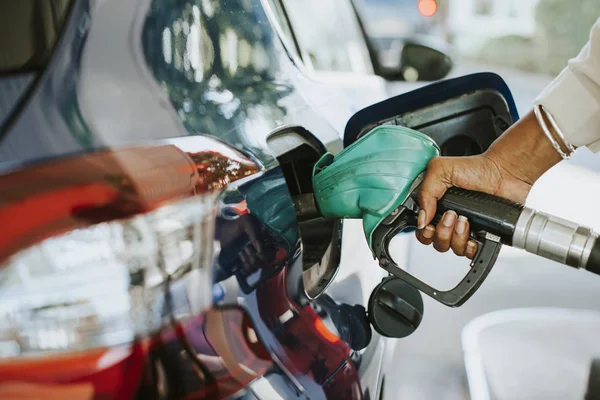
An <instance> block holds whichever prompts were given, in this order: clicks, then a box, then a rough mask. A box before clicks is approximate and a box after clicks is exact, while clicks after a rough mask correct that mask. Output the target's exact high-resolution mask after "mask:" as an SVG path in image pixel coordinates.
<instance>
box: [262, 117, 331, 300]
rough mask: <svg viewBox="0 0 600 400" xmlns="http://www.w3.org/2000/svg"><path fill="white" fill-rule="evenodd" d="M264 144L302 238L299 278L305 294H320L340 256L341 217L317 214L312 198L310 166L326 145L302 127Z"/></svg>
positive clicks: (277, 135) (275, 136) (312, 165)
mask: <svg viewBox="0 0 600 400" xmlns="http://www.w3.org/2000/svg"><path fill="white" fill-rule="evenodd" d="M267 144H268V145H269V149H270V150H271V153H272V154H273V155H274V156H275V157H276V158H277V161H278V162H279V164H280V166H281V169H282V170H283V175H284V177H285V180H286V183H287V185H288V189H289V192H290V195H291V196H292V199H293V202H294V207H295V208H296V218H297V221H298V227H299V230H300V237H301V238H302V246H303V261H302V266H303V272H302V275H303V276H302V278H303V279H302V280H303V283H304V290H305V293H306V295H307V296H308V297H309V298H310V299H311V300H313V299H316V298H317V297H319V296H320V295H321V294H322V293H323V292H324V291H325V289H327V287H328V286H329V284H330V283H331V281H332V280H333V278H334V277H335V275H336V273H337V271H338V268H339V264H340V259H341V233H342V221H341V220H326V219H324V218H322V217H321V216H320V213H319V212H318V210H317V208H316V203H315V202H314V200H313V188H312V170H313V167H314V165H315V163H316V162H317V161H318V160H319V158H320V157H321V156H322V155H323V154H325V151H326V150H325V148H324V147H323V146H322V145H321V143H320V142H319V141H318V140H317V139H316V138H315V137H314V136H312V134H310V133H309V132H307V131H306V130H304V129H302V128H294V127H292V128H286V129H283V130H280V131H278V132H275V133H273V134H272V135H271V136H270V137H269V138H268V139H267Z"/></svg>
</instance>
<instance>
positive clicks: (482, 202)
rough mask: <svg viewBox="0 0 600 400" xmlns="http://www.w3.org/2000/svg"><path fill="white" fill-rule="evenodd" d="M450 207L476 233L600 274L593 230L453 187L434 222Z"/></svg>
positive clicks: (599, 252)
mask: <svg viewBox="0 0 600 400" xmlns="http://www.w3.org/2000/svg"><path fill="white" fill-rule="evenodd" d="M448 210H453V211H455V212H456V213H457V214H458V215H464V216H465V217H467V218H468V219H469V224H470V226H471V231H472V232H487V233H491V234H493V235H495V236H497V237H499V238H500V242H501V243H502V244H505V245H508V246H513V247H516V248H519V249H523V250H525V251H527V252H528V253H531V254H535V255H538V256H540V257H544V258H547V259H550V260H553V261H556V262H559V263H561V264H565V265H569V266H571V267H575V268H585V269H587V270H588V271H590V272H593V273H595V274H598V275H600V240H598V234H597V233H595V232H594V231H593V230H592V229H590V228H586V227H584V226H581V225H579V224H577V223H574V222H571V221H567V220H565V219H562V218H558V217H555V216H553V215H550V214H547V213H543V212H538V211H535V210H532V209H531V208H528V207H525V206H523V205H521V204H518V203H515V202H513V201H510V200H506V199H502V198H500V197H497V196H493V195H489V194H486V193H481V192H476V191H471V190H465V189H460V188H457V187H452V188H450V189H448V191H447V192H446V194H445V195H444V196H443V197H442V199H441V200H440V201H439V202H438V207H437V210H436V216H435V218H434V224H437V222H439V220H440V218H441V216H442V215H443V214H444V213H445V212H446V211H448Z"/></svg>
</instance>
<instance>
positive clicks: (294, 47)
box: [267, 0, 301, 58]
mask: <svg viewBox="0 0 600 400" xmlns="http://www.w3.org/2000/svg"><path fill="white" fill-rule="evenodd" d="M267 2H268V3H269V6H270V7H271V10H272V11H273V14H274V16H275V18H276V19H277V24H278V25H279V27H280V28H281V30H282V31H283V35H284V36H285V39H286V41H287V45H288V46H289V48H288V51H290V52H292V53H293V55H294V56H296V57H298V58H301V56H300V49H298V43H296V38H295V37H294V34H293V33H292V27H291V26H290V22H289V20H288V17H287V15H286V12H285V10H284V9H283V6H282V4H281V0H267Z"/></svg>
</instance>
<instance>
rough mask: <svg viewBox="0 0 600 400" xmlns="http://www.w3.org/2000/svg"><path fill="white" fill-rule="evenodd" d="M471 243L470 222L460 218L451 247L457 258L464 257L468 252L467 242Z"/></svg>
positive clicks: (455, 227)
mask: <svg viewBox="0 0 600 400" xmlns="http://www.w3.org/2000/svg"><path fill="white" fill-rule="evenodd" d="M468 241H469V221H467V218H466V217H464V216H462V215H461V216H460V217H458V220H457V221H456V225H455V226H454V234H453V235H452V240H451V243H450V247H451V248H452V251H453V252H454V254H456V255H457V256H464V255H465V252H466V251H467V242H468Z"/></svg>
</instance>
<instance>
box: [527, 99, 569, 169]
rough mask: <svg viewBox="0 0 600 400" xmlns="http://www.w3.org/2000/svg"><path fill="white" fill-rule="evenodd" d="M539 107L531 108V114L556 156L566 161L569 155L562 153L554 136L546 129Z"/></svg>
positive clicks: (538, 105)
mask: <svg viewBox="0 0 600 400" xmlns="http://www.w3.org/2000/svg"><path fill="white" fill-rule="evenodd" d="M541 107H542V106H541V105H540V104H536V105H535V106H534V107H533V112H534V113H535V117H536V118H537V120H538V124H539V125H540V127H541V128H542V131H543V132H544V135H546V137H547V138H548V140H549V141H550V143H551V144H552V147H554V150H556V152H557V153H558V154H560V156H561V157H562V158H563V159H565V160H568V159H569V158H570V156H571V155H570V154H567V153H565V152H564V151H563V149H562V148H561V147H560V145H559V144H558V142H557V141H556V139H555V138H554V135H552V132H550V129H548V126H547V125H546V120H545V119H544V117H543V116H542V111H541Z"/></svg>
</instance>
